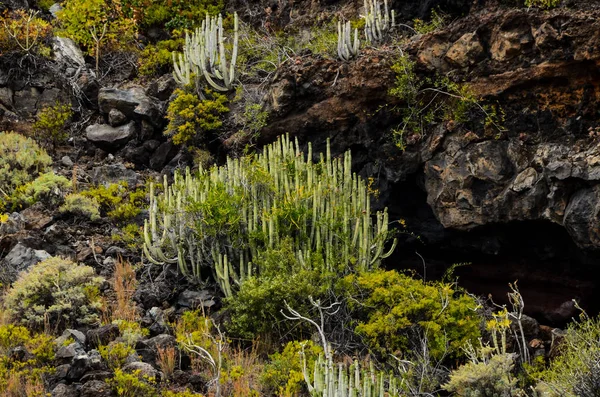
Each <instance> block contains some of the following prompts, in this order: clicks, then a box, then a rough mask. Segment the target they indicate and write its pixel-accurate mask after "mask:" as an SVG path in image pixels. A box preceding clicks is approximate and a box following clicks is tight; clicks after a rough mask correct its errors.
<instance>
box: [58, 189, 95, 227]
mask: <svg viewBox="0 0 600 397" xmlns="http://www.w3.org/2000/svg"><path fill="white" fill-rule="evenodd" d="M59 211H60V212H63V213H69V214H74V215H78V216H82V217H85V218H88V219H89V220H91V221H97V220H98V219H100V204H98V201H96V200H95V199H93V198H90V197H86V196H84V195H83V194H80V193H71V194H69V195H67V197H65V203H64V204H63V205H62V206H61V207H60V208H59Z"/></svg>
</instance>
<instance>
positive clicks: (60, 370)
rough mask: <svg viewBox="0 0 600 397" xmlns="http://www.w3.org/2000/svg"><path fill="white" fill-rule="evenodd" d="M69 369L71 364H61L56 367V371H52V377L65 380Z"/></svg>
mask: <svg viewBox="0 0 600 397" xmlns="http://www.w3.org/2000/svg"><path fill="white" fill-rule="evenodd" d="M70 369H71V364H62V365H58V366H56V370H55V371H54V377H55V378H56V379H61V380H62V379H66V378H67V374H68V373H69V370H70Z"/></svg>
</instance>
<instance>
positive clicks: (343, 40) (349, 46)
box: [337, 21, 360, 61]
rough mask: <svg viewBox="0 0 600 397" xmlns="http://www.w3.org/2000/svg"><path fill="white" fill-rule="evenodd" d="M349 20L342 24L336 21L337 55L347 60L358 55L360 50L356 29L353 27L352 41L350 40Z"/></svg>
mask: <svg viewBox="0 0 600 397" xmlns="http://www.w3.org/2000/svg"><path fill="white" fill-rule="evenodd" d="M351 31H352V28H351V27H350V21H348V22H346V23H345V24H342V22H341V21H340V22H338V46H337V51H338V56H339V58H340V59H341V60H342V61H349V60H350V59H351V58H353V57H355V56H357V55H358V52H359V50H360V40H359V39H358V29H354V41H352V38H351V35H350V33H351Z"/></svg>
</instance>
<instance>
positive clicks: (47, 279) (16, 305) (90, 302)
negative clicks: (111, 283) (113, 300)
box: [4, 257, 104, 329]
mask: <svg viewBox="0 0 600 397" xmlns="http://www.w3.org/2000/svg"><path fill="white" fill-rule="evenodd" d="M103 281H104V279H103V278H102V277H97V276H96V274H95V272H94V269H92V268H91V267H89V266H80V265H77V264H75V263H74V262H72V261H70V260H68V259H62V258H58V257H52V258H49V259H46V260H45V261H42V262H39V263H37V264H35V265H33V266H32V267H30V268H29V269H28V270H27V271H26V272H24V273H22V274H21V275H20V277H19V279H18V280H17V281H15V283H14V284H13V286H12V288H11V289H10V290H9V291H8V292H7V294H6V296H5V298H4V307H5V308H6V310H7V312H8V313H9V315H10V316H11V317H12V319H13V320H14V321H15V322H17V323H18V324H22V325H25V326H27V327H30V328H31V329H40V328H42V327H43V326H44V324H45V322H48V323H49V324H52V325H53V326H54V327H56V328H57V329H63V328H65V327H68V326H80V325H90V324H95V323H97V322H98V321H99V316H98V313H99V310H100V308H101V306H102V301H101V299H100V294H99V288H100V285H101V284H102V282H103Z"/></svg>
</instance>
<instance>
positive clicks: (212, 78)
mask: <svg viewBox="0 0 600 397" xmlns="http://www.w3.org/2000/svg"><path fill="white" fill-rule="evenodd" d="M233 35H234V36H233V53H232V55H231V61H230V62H229V65H228V64H227V59H226V56H225V35H224V33H223V18H222V17H221V14H219V16H218V17H210V16H209V15H208V13H207V14H206V19H205V20H204V21H203V22H202V26H201V27H200V28H197V29H196V30H195V32H194V33H192V34H191V35H190V34H189V33H188V32H186V35H185V45H184V48H183V53H182V54H177V53H175V52H173V68H174V71H173V76H174V78H175V81H177V83H179V84H181V85H188V84H190V83H191V82H192V81H191V78H192V75H195V76H196V77H198V76H200V75H204V78H205V79H206V81H207V82H208V84H210V86H211V87H213V88H214V89H215V90H217V91H223V92H225V91H229V90H231V89H232V88H233V82H234V80H235V64H236V62H237V52H238V16H237V13H235V14H234V30H233Z"/></svg>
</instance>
